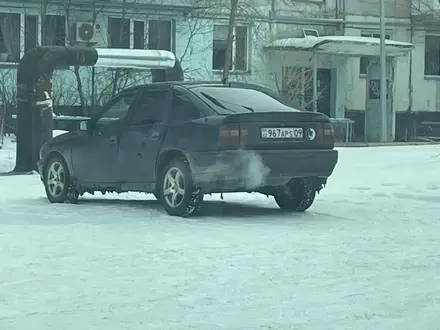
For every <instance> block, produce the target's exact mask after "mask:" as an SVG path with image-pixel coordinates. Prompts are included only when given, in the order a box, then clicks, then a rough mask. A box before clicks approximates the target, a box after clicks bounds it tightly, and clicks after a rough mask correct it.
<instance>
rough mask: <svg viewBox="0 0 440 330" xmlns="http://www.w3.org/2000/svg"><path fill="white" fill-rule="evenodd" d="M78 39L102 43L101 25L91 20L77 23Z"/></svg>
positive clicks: (78, 40) (79, 40)
mask: <svg viewBox="0 0 440 330" xmlns="http://www.w3.org/2000/svg"><path fill="white" fill-rule="evenodd" d="M76 41H77V42H87V43H100V42H101V41H102V35H101V25H100V24H92V23H90V22H77V23H76Z"/></svg>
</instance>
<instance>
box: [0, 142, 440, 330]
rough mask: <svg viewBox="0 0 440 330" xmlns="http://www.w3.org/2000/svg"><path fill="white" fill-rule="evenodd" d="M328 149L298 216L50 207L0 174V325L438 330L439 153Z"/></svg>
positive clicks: (0, 156) (269, 211)
mask: <svg viewBox="0 0 440 330" xmlns="http://www.w3.org/2000/svg"><path fill="white" fill-rule="evenodd" d="M340 152H341V154H340V156H341V159H340V163H339V164H338V167H337V169H336V172H335V174H334V176H333V177H332V178H331V180H330V182H329V186H328V187H327V188H326V189H325V190H324V191H323V192H322V193H321V194H320V195H319V197H318V199H317V201H316V203H315V205H314V206H313V207H312V208H311V209H310V211H309V212H306V213H305V214H299V215H297V214H283V213H281V212H280V211H279V210H278V208H277V207H276V205H275V203H274V202H273V201H272V199H271V198H269V199H268V198H266V197H263V196H259V195H250V194H237V195H234V194H231V195H225V202H221V201H220V199H219V198H218V197H213V198H208V201H207V202H206V203H205V207H204V210H203V212H202V214H201V215H200V216H199V217H196V218H193V219H181V218H172V217H169V216H167V215H166V214H165V213H164V211H163V210H162V209H161V207H160V206H159V204H158V202H156V201H154V200H151V198H150V197H145V196H142V195H137V194H130V195H121V196H108V197H107V196H106V198H104V197H102V196H96V197H92V196H89V197H86V199H85V200H84V201H83V202H82V203H81V204H79V205H69V204H65V205H50V204H49V203H48V202H47V201H46V199H45V197H44V189H43V187H42V185H41V184H40V182H39V179H38V176H21V177H0V196H1V197H0V329H5V330H28V329H29V330H43V329H54V330H61V329H63V330H79V329H81V330H85V329H102V330H116V329H118V330H119V329H130V330H137V329H161V330H166V329H276V330H278V329H319V330H321V329H386V330H388V329H399V330H402V329H417V330H419V329H423V330H430V329H440V156H439V155H440V146H423V147H383V148H368V149H364V148H356V149H343V150H341V151H340ZM11 155H12V156H13V152H11V151H8V149H7V148H6V150H0V169H2V170H6V169H7V168H10V167H11V160H10V159H11V157H12V156H11ZM12 159H13V158H12ZM12 161H13V160H12ZM420 168H424V170H423V172H417V171H416V169H420ZM118 198H119V199H118Z"/></svg>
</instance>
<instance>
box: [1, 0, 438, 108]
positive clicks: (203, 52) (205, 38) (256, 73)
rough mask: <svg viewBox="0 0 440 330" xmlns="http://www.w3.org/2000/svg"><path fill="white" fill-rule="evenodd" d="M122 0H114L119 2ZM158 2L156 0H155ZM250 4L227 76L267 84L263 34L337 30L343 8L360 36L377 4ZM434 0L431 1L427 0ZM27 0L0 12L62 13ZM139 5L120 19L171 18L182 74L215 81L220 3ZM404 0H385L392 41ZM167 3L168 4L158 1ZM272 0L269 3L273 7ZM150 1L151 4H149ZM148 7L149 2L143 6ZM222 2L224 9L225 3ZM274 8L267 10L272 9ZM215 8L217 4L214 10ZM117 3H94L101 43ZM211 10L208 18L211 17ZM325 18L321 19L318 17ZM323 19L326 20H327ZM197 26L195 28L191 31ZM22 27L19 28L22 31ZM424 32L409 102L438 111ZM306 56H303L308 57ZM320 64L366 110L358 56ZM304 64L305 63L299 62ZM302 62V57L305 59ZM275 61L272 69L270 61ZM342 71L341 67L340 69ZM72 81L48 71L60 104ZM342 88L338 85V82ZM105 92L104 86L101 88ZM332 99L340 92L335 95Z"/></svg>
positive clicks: (374, 20)
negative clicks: (241, 43)
mask: <svg viewBox="0 0 440 330" xmlns="http://www.w3.org/2000/svg"><path fill="white" fill-rule="evenodd" d="M121 1H122V0H120V2H121ZM158 1H159V0H158ZM206 1H207V3H208V2H209V3H222V0H206ZM249 1H251V2H252V5H248V6H246V5H244V0H243V2H241V5H240V12H241V14H242V15H241V16H242V17H240V18H239V19H238V23H239V24H249V25H250V26H251V30H250V31H251V32H250V34H249V40H250V41H249V47H250V48H249V61H250V68H249V71H247V72H242V73H232V75H231V79H232V80H239V81H250V82H253V83H258V84H262V85H265V86H268V87H271V88H276V81H275V78H274V72H277V70H280V64H282V63H280V61H279V59H278V60H277V59H275V58H274V57H273V55H271V54H270V53H268V52H267V51H265V50H264V49H263V47H264V46H265V45H266V44H267V43H268V42H269V41H270V40H273V39H276V38H286V37H299V36H301V35H302V28H304V27H305V28H316V29H317V30H318V31H319V32H320V33H321V34H322V35H332V34H338V33H340V32H341V31H342V30H341V29H340V27H337V26H336V24H334V23H329V22H330V21H331V20H333V21H334V20H335V19H340V18H341V17H342V16H341V11H342V10H343V9H345V11H346V12H345V20H346V21H347V24H346V26H345V31H343V32H344V33H345V34H346V35H360V34H361V32H362V31H374V32H377V31H378V29H379V19H378V10H379V6H378V3H376V2H375V1H367V2H365V1H361V2H359V1H356V0H326V1H321V0H310V1H294V0H249ZM433 1H434V0H433ZM37 2H38V1H34V2H28V1H26V2H24V1H20V2H18V1H17V2H7V1H2V0H0V11H3V12H5V11H10V12H19V13H26V14H40V13H42V12H43V9H44V12H46V13H51V14H63V13H65V10H63V9H62V8H57V7H51V6H48V7H47V8H43V7H42V5H41V3H44V1H42V2H40V4H37ZM143 2H144V5H145V7H142V9H139V8H140V7H139V6H140V5H141V4H142V1H141V2H137V5H136V7H133V8H127V12H126V13H125V15H126V17H127V18H133V19H134V18H135V19H139V20H145V19H147V18H150V19H151V18H163V19H164V18H166V19H173V20H174V21H175V32H176V35H175V40H174V44H175V51H176V55H177V56H178V57H182V65H183V68H184V70H185V77H186V79H188V80H192V79H197V80H199V79H203V80H206V79H215V80H217V79H218V80H220V73H218V72H215V71H213V70H212V39H213V38H212V37H213V32H212V25H213V22H215V23H216V24H222V23H224V24H226V23H227V20H226V19H227V16H225V13H227V10H226V11H225V10H221V12H222V14H218V15H214V14H215V13H214V12H212V11H207V12H205V13H203V14H200V13H198V15H199V16H191V15H189V12H190V10H189V9H185V8H183V9H182V8H180V9H179V10H178V9H176V8H175V7H176V3H175V2H174V1H171V0H169V1H168V0H167V1H165V2H164V0H160V1H159V2H160V3H159V2H158V3H157V4H160V5H162V7H160V8H162V9H161V10H158V9H157V8H159V7H156V8H155V9H154V10H153V9H151V8H150V7H151V5H152V4H154V1H151V0H148V1H147V0H145V1H143ZM197 2H198V3H200V1H195V0H185V1H182V2H179V5H188V6H189V5H194V4H195V3H197ZM344 3H345V6H344ZM407 4H408V0H386V5H387V8H386V10H387V16H388V19H387V33H389V34H390V35H391V38H392V39H394V40H400V41H411V33H410V26H409V25H410V19H409V17H410V16H409V15H410V10H409V6H408V5H407ZM163 5H167V6H163ZM272 5H273V6H274V7H272ZM90 6H91V2H90V3H89V7H87V5H81V6H79V7H76V8H75V9H74V10H72V11H71V14H70V21H71V23H72V24H71V25H70V26H71V28H72V27H73V24H74V23H75V22H78V21H87V20H90V19H91V18H92V16H93V15H92V10H91V7H90ZM149 6H150V7H149ZM149 8H150V9H149ZM225 8H226V7H224V8H223V9H225ZM272 9H274V11H272ZM215 10H217V9H215ZM121 15H122V10H121V7H120V5H119V4H118V3H117V1H112V2H110V3H109V4H108V5H106V6H105V8H102V10H99V15H98V16H97V18H96V22H97V23H100V24H101V25H102V29H101V31H102V43H101V44H100V45H98V46H101V47H106V46H107V17H109V16H121ZM214 16H215V19H213V18H214ZM269 17H272V18H273V19H274V21H276V22H278V23H276V24H272V26H271V27H270V25H269ZM323 18H324V20H322V19H323ZM326 20H327V21H326ZM194 31H196V32H194ZM22 33H23V32H22ZM424 35H425V32H424V31H423V30H422V31H415V32H414V35H413V38H412V41H413V42H414V44H415V45H416V49H415V50H414V52H413V66H412V68H411V72H412V87H413V90H414V92H413V104H412V109H413V110H415V111H418V110H427V111H436V110H437V111H440V102H439V100H440V78H439V77H425V76H424V74H423V71H424V70H423V68H424ZM289 56H291V57H292V59H290V60H289V59H283V61H287V62H289V61H294V62H295V61H296V62H298V61H299V62H302V61H303V60H304V61H306V60H305V59H304V58H302V56H303V55H299V54H295V53H292V54H290V55H289ZM307 61H308V59H307ZM322 61H324V62H325V63H321V65H322V66H323V67H326V66H332V65H333V66H338V68H339V71H337V72H338V73H337V75H338V76H340V75H341V74H342V73H345V77H346V79H345V91H346V97H345V102H344V103H345V108H347V109H349V110H364V109H365V92H366V87H365V78H364V77H362V76H361V75H360V73H359V59H358V58H352V59H350V60H348V61H347V65H346V66H343V67H340V63H339V64H337V63H336V62H337V60H335V59H330V60H329V59H325V60H322ZM304 63H305V62H304ZM304 63H303V64H304ZM277 67H278V68H277ZM344 70H345V72H344ZM95 75H96V77H97V80H96V83H97V85H98V88H101V89H103V88H104V86H105V85H106V84H107V85H108V82H109V81H111V77H112V72H111V71H110V70H106V69H101V70H96V71H95ZM409 75H410V68H409V56H407V57H402V58H399V59H398V60H397V64H396V73H395V77H396V79H395V84H394V107H395V110H396V111H406V110H407V109H408V107H409V106H410V98H409ZM130 77H131V78H130V79H129V80H128V83H129V84H138V83H142V82H147V81H149V74H148V72H138V73H137V74H131V75H130ZM81 82H82V84H83V88H84V90H85V94H87V95H88V96H89V94H90V90H91V69H90V68H84V69H81ZM0 84H2V86H6V87H7V89H8V93H7V94H8V95H9V94H10V95H13V94H14V91H13V90H14V86H15V69H14V68H0ZM76 87H77V85H76V80H75V76H74V74H73V72H72V71H71V70H58V71H57V72H56V73H55V75H54V98H55V101H56V102H58V103H59V104H66V105H73V104H75V105H77V104H79V95H78V93H77V91H76ZM338 88H341V86H338ZM104 94H105V93H104ZM338 97H339V99H340V98H341V96H338Z"/></svg>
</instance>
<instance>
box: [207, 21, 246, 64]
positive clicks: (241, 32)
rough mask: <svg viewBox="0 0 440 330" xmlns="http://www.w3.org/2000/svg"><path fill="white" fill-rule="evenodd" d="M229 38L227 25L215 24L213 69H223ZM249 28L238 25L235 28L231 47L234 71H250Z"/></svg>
mask: <svg viewBox="0 0 440 330" xmlns="http://www.w3.org/2000/svg"><path fill="white" fill-rule="evenodd" d="M227 38H228V26H227V25H214V29H213V41H212V47H213V49H212V69H213V70H223V67H224V65H225V59H226V40H227ZM248 39H249V38H248V28H247V27H246V26H236V27H234V30H233V41H232V49H231V53H230V56H231V65H230V69H231V70H232V71H248V58H249V56H248V49H249V40H248Z"/></svg>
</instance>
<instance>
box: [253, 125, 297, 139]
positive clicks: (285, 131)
mask: <svg viewBox="0 0 440 330" xmlns="http://www.w3.org/2000/svg"><path fill="white" fill-rule="evenodd" d="M261 137H262V138H263V139H302V138H303V129H302V128H294V127H264V128H262V129H261Z"/></svg>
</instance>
